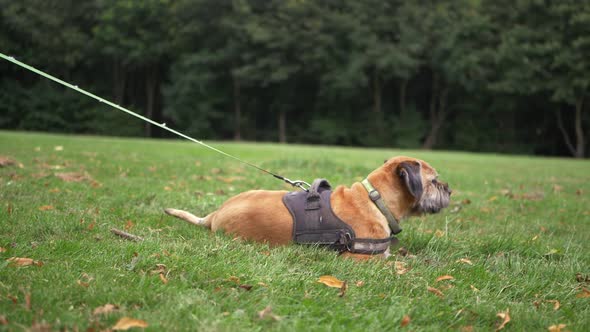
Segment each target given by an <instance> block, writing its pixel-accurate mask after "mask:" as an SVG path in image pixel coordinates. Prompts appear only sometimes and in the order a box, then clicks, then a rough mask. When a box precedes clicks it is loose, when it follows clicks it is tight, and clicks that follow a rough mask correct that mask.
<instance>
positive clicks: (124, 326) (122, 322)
mask: <svg viewBox="0 0 590 332" xmlns="http://www.w3.org/2000/svg"><path fill="white" fill-rule="evenodd" d="M132 327H148V323H147V322H145V321H143V320H140V319H135V318H130V317H123V318H121V319H119V321H118V322H117V324H115V326H113V327H112V329H113V330H116V331H125V330H129V329H130V328H132Z"/></svg>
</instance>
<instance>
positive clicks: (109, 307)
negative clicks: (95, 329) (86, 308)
mask: <svg viewBox="0 0 590 332" xmlns="http://www.w3.org/2000/svg"><path fill="white" fill-rule="evenodd" d="M117 310H119V306H117V305H114V304H110V303H107V304H105V305H103V306H101V307H98V308H96V309H94V311H93V312H92V314H93V315H94V316H98V315H108V314H110V313H111V312H114V311H117Z"/></svg>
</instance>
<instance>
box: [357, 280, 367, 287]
mask: <svg viewBox="0 0 590 332" xmlns="http://www.w3.org/2000/svg"><path fill="white" fill-rule="evenodd" d="M355 285H356V287H363V286H364V285H365V282H364V281H362V280H361V281H357V282H356V283H355Z"/></svg>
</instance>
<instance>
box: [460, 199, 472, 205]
mask: <svg viewBox="0 0 590 332" xmlns="http://www.w3.org/2000/svg"><path fill="white" fill-rule="evenodd" d="M461 204H463V205H469V204H471V200H470V199H467V198H466V199H464V200H462V201H461Z"/></svg>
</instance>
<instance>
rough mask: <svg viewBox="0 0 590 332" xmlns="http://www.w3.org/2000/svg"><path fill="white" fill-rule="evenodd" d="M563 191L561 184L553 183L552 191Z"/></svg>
mask: <svg viewBox="0 0 590 332" xmlns="http://www.w3.org/2000/svg"><path fill="white" fill-rule="evenodd" d="M562 191H563V186H560V185H558V184H554V185H553V192H556V193H559V192H562Z"/></svg>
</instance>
